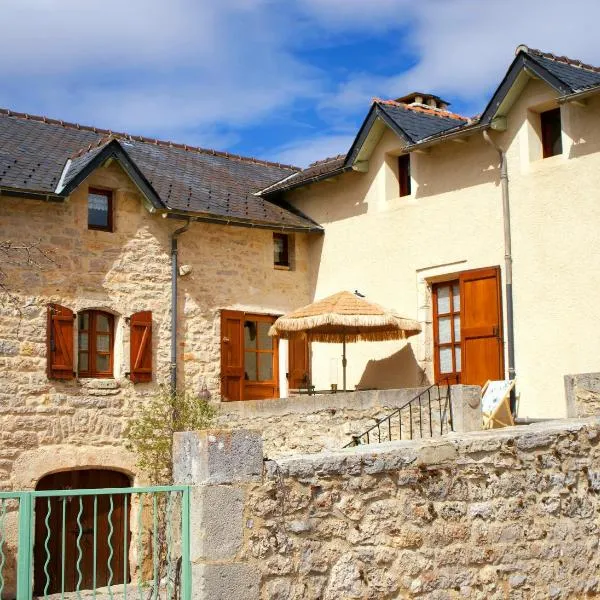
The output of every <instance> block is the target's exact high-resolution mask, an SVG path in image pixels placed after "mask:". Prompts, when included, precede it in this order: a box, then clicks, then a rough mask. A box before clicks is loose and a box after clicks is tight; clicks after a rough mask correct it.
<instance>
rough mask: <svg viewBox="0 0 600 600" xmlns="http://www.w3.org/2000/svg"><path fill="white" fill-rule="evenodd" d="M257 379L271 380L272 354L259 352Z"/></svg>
mask: <svg viewBox="0 0 600 600" xmlns="http://www.w3.org/2000/svg"><path fill="white" fill-rule="evenodd" d="M258 366H259V369H258V380H259V381H272V380H273V355H272V354H261V355H260V358H259V360H258Z"/></svg>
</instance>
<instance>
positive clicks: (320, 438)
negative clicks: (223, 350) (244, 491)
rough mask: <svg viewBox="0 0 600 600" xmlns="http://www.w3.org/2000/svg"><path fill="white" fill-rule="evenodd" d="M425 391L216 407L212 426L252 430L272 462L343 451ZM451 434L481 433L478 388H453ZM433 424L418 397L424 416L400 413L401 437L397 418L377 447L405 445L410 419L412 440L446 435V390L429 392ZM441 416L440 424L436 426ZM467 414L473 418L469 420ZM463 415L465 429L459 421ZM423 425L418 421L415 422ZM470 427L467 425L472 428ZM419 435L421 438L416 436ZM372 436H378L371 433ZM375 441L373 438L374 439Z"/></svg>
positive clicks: (363, 393)
mask: <svg viewBox="0 0 600 600" xmlns="http://www.w3.org/2000/svg"><path fill="white" fill-rule="evenodd" d="M423 390H425V388H405V389H398V390H369V391H357V392H352V393H338V394H323V395H318V396H294V397H292V398H286V399H282V400H278V401H277V402H273V401H272V400H258V401H252V402H250V401H246V402H223V403H222V404H221V405H220V407H219V417H218V419H217V423H216V424H217V425H218V426H221V427H227V428H230V429H254V430H258V431H260V432H261V435H262V439H263V444H264V452H265V456H267V457H269V458H275V457H279V456H288V455H292V454H303V453H314V452H322V451H324V450H335V449H339V448H342V447H343V446H345V445H346V444H347V443H348V442H350V441H352V435H359V434H361V433H363V432H364V431H366V430H367V429H369V428H370V427H372V426H373V425H374V424H375V422H376V421H377V420H378V419H381V418H382V417H385V416H387V415H389V414H391V413H392V412H393V411H394V410H396V409H397V408H400V407H404V406H405V405H406V404H407V403H408V402H409V401H410V400H413V399H414V398H415V397H417V396H418V395H419V394H420V393H421V392H422V391H423ZM450 396H451V398H452V400H453V402H452V404H453V409H454V417H455V419H454V420H455V427H454V429H455V430H458V431H466V430H472V429H480V428H481V411H480V407H479V404H480V396H481V388H479V387H477V386H452V388H451V394H450ZM430 398H431V408H432V412H431V415H432V419H431V429H430V423H429V411H428V410H427V408H428V396H427V394H425V395H424V396H422V402H423V409H424V410H423V411H422V412H420V411H418V410H416V409H417V407H416V405H415V406H414V409H415V410H414V411H413V412H412V413H410V412H409V409H407V408H404V409H403V410H402V411H401V412H402V432H400V430H399V421H398V417H397V416H396V417H394V419H393V420H392V426H391V429H389V428H388V427H387V426H384V427H382V428H381V441H389V433H390V431H391V434H392V440H398V439H399V435H400V433H402V439H410V438H409V435H410V431H411V430H410V420H411V417H412V434H413V437H415V438H417V437H439V436H440V434H441V430H442V427H440V422H443V432H444V433H447V432H448V421H449V420H450V419H449V407H448V405H447V402H446V399H447V391H446V388H440V394H439V401H438V392H437V389H435V388H434V389H433V390H431V395H430ZM440 412H441V415H442V419H441V420H440ZM471 413H473V414H472V415H471ZM466 415H468V419H467V420H469V419H470V420H469V422H468V423H467V422H466V421H465V420H464V419H463V417H465V416H466ZM420 418H421V419H422V421H421V420H420ZM471 421H472V422H471ZM421 431H422V436H421ZM373 435H375V436H377V431H376V430H375V431H374V432H373ZM376 439H378V438H376Z"/></svg>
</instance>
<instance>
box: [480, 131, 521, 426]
mask: <svg viewBox="0 0 600 600" xmlns="http://www.w3.org/2000/svg"><path fill="white" fill-rule="evenodd" d="M483 139H484V140H485V141H486V142H487V143H488V144H490V146H492V148H494V150H496V152H497V153H498V155H499V157H500V183H501V186H502V218H503V222H504V270H505V276H506V330H507V331H506V338H507V339H506V342H507V347H508V378H509V379H514V378H515V374H516V371H515V336H514V317H513V287H512V242H511V230H510V200H509V194H508V191H509V190H508V161H507V158H506V152H505V151H504V150H502V148H500V146H498V144H497V143H496V142H495V141H494V140H492V138H491V137H490V135H489V133H488V132H487V131H484V132H483ZM510 404H511V411H512V413H513V414H514V412H515V409H516V406H515V392H514V387H513V390H512V391H511V397H510Z"/></svg>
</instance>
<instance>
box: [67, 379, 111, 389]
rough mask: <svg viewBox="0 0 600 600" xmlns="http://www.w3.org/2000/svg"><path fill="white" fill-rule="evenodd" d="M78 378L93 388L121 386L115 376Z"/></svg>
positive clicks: (86, 385) (84, 384)
mask: <svg viewBox="0 0 600 600" xmlns="http://www.w3.org/2000/svg"><path fill="white" fill-rule="evenodd" d="M77 380H78V381H79V383H80V384H81V385H82V386H83V387H86V388H89V389H91V390H116V389H118V388H119V387H120V385H119V382H118V381H117V380H116V379H115V378H114V377H78V378H77Z"/></svg>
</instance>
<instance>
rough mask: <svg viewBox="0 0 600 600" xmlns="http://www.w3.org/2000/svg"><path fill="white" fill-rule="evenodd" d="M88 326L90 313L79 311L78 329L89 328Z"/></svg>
mask: <svg viewBox="0 0 600 600" xmlns="http://www.w3.org/2000/svg"><path fill="white" fill-rule="evenodd" d="M89 328H90V315H89V313H86V312H84V313H81V314H80V315H79V329H89Z"/></svg>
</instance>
